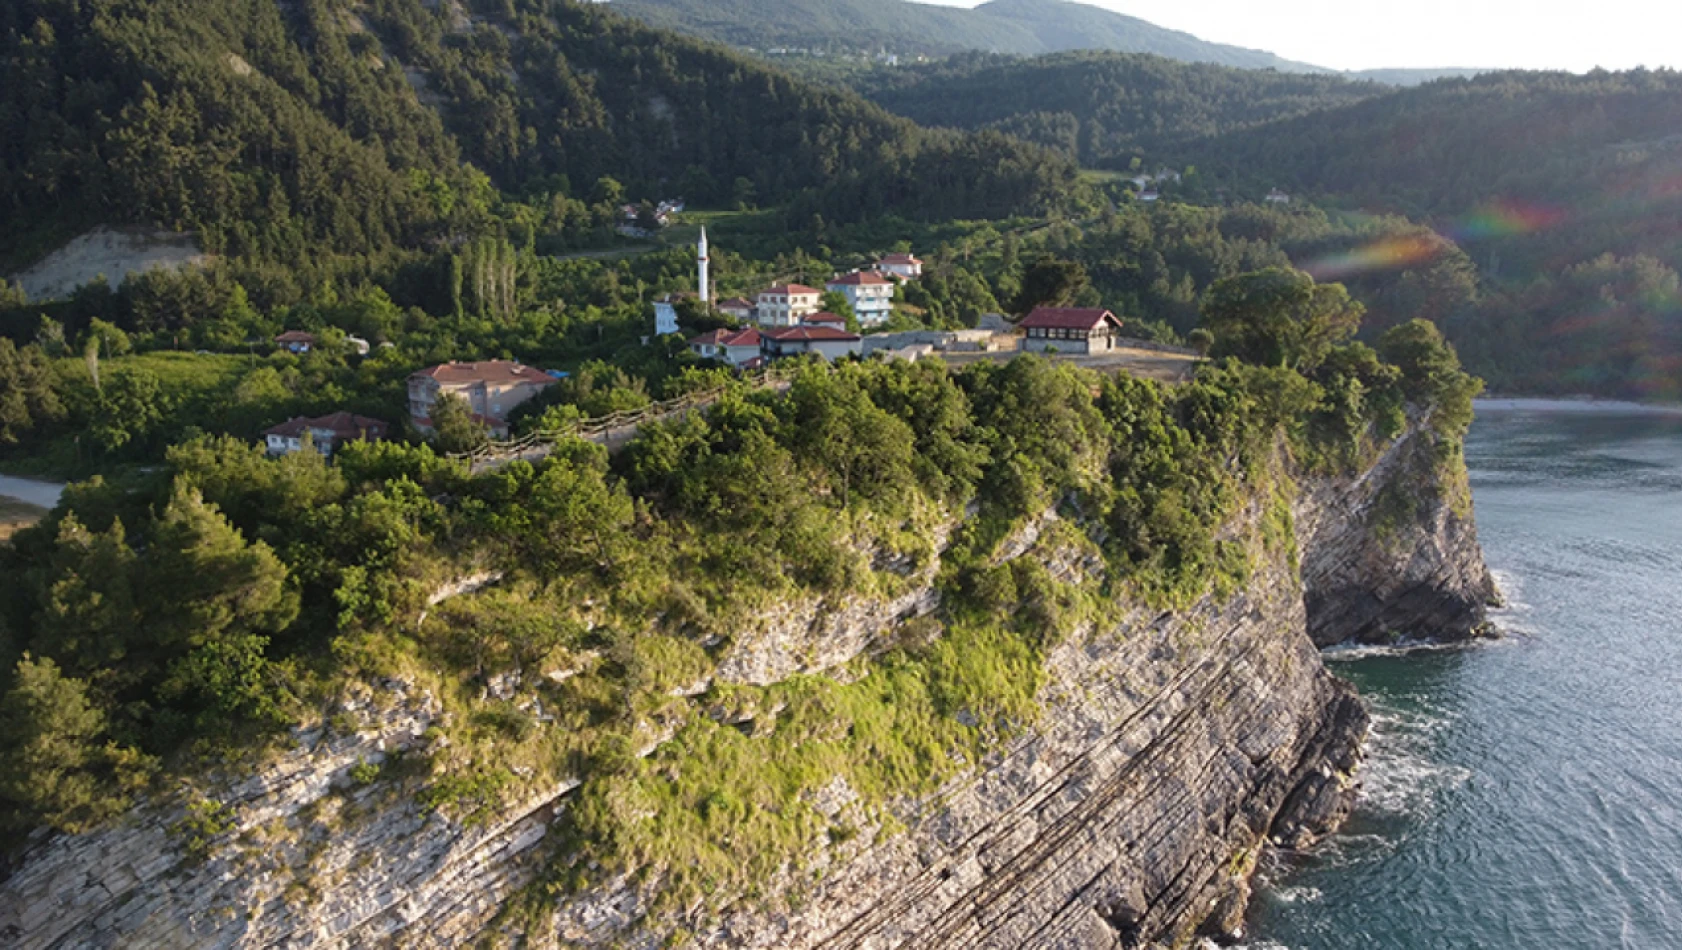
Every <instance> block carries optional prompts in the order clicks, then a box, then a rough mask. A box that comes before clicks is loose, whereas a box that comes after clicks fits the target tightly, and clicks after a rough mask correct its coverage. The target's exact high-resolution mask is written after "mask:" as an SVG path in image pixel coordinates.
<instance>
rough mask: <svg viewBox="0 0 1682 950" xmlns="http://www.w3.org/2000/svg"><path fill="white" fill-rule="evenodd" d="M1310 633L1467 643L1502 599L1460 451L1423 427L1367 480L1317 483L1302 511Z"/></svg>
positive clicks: (1322, 641) (1330, 640)
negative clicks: (1481, 540) (1480, 540)
mask: <svg viewBox="0 0 1682 950" xmlns="http://www.w3.org/2000/svg"><path fill="white" fill-rule="evenodd" d="M1295 515H1296V523H1297V534H1298V536H1299V538H1300V539H1301V543H1302V545H1303V550H1304V551H1305V552H1308V556H1307V557H1306V558H1305V559H1304V561H1303V565H1302V582H1303V593H1304V599H1305V600H1306V602H1307V608H1308V634H1309V636H1310V638H1312V639H1313V640H1314V642H1315V643H1316V644H1318V645H1320V646H1331V645H1333V644H1337V643H1343V642H1357V643H1394V642H1402V641H1450V640H1465V639H1469V638H1471V637H1474V636H1479V635H1483V634H1484V633H1485V632H1486V631H1487V629H1488V628H1487V625H1486V623H1485V616H1484V615H1485V612H1486V609H1487V608H1488V607H1489V606H1491V605H1492V604H1494V603H1495V602H1496V601H1497V599H1498V593H1497V591H1496V589H1495V581H1494V579H1493V578H1491V577H1490V574H1489V570H1488V568H1486V567H1485V566H1484V563H1483V551H1482V549H1481V548H1480V547H1479V546H1478V530H1477V524H1476V522H1475V521H1474V519H1473V517H1472V496H1471V487H1470V486H1469V485H1468V484H1467V483H1466V467H1465V463H1464V460H1463V459H1461V458H1460V456H1459V452H1458V448H1457V446H1455V445H1454V444H1452V443H1446V442H1443V441H1442V440H1439V439H1438V438H1437V436H1436V435H1435V434H1434V433H1433V432H1432V431H1431V429H1430V427H1429V426H1427V425H1424V424H1423V423H1422V422H1418V423H1416V424H1415V425H1414V426H1413V427H1412V428H1410V429H1409V431H1408V432H1407V433H1406V434H1405V435H1404V436H1403V437H1402V439H1401V440H1400V441H1398V442H1397V443H1396V444H1395V445H1394V446H1392V447H1391V449H1390V450H1389V451H1388V452H1386V453H1384V454H1383V455H1382V456H1381V457H1380V458H1379V459H1378V461H1377V462H1376V463H1375V464H1374V465H1372V466H1371V467H1370V468H1368V469H1367V470H1366V471H1365V472H1363V473H1362V474H1361V475H1360V476H1359V477H1356V478H1351V479H1311V480H1308V481H1307V482H1306V483H1305V484H1304V490H1303V492H1302V495H1301V497H1300V498H1299V500H1298V503H1297V504H1296V506H1295Z"/></svg>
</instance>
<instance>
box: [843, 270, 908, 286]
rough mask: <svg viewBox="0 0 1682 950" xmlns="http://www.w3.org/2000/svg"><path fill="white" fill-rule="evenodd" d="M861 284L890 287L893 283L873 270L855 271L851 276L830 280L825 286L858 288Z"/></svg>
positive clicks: (846, 275)
mask: <svg viewBox="0 0 1682 950" xmlns="http://www.w3.org/2000/svg"><path fill="white" fill-rule="evenodd" d="M861 284H865V285H868V284H889V285H892V284H893V281H891V280H889V279H888V278H886V277H883V276H882V275H881V274H878V273H876V272H875V271H873V270H856V271H853V272H852V273H851V274H845V275H842V276H840V277H837V278H835V279H833V280H831V281H830V282H829V284H828V285H827V286H830V287H856V286H859V285H861Z"/></svg>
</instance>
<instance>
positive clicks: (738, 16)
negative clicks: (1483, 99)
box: [609, 0, 1330, 72]
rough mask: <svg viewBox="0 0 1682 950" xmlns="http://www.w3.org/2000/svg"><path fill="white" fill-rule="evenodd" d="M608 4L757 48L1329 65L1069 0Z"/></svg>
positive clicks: (653, 0)
mask: <svg viewBox="0 0 1682 950" xmlns="http://www.w3.org/2000/svg"><path fill="white" fill-rule="evenodd" d="M609 5H610V6H611V7H612V8H613V9H615V10H618V11H620V12H621V13H626V14H629V15H631V16H634V17H637V18H638V19H641V20H644V21H646V22H648V23H650V24H653V25H655V26H660V27H664V28H667V29H672V30H677V31H680V32H684V33H690V34H693V35H697V36H701V37H703V38H706V39H710V40H714V41H716V42H720V43H725V44H728V45H732V46H742V47H750V48H754V49H760V50H765V49H774V48H798V49H813V50H832V51H853V52H862V51H878V50H880V51H885V52H889V53H897V54H901V55H931V56H946V55H951V54H953V53H960V52H966V51H971V50H981V51H984V52H996V53H1014V54H1017V55H1023V56H1032V55H1038V54H1041V53H1055V52H1062V51H1065V50H1075V49H1105V50H1116V51H1120V52H1129V53H1155V54H1157V55H1159V56H1166V57H1168V58H1170V59H1178V60H1184V61H1187V62H1198V63H1216V64H1219V65H1223V66H1237V67H1242V68H1245V69H1277V70H1280V71H1282V72H1330V70H1326V69H1322V68H1320V67H1318V66H1314V65H1311V64H1309V63H1299V62H1294V61H1292V60H1288V59H1285V58H1283V57H1280V56H1276V55H1274V54H1273V53H1269V52H1266V51H1263V50H1254V49H1245V48H1243V47H1240V46H1229V45H1225V44H1221V43H1210V42H1208V41H1205V40H1201V39H1199V38H1197V37H1195V36H1193V35H1191V34H1190V33H1183V32H1180V31H1178V30H1170V29H1166V28H1163V27H1160V26H1157V25H1155V24H1153V23H1149V22H1147V21H1145V20H1141V19H1139V18H1137V17H1131V16H1127V15H1125V14H1121V13H1114V12H1112V11H1109V10H1105V9H1102V8H1100V7H1094V6H1090V5H1087V4H1083V3H1072V2H1069V0H990V2H988V3H984V4H982V5H981V6H978V7H975V8H974V9H968V10H966V9H963V8H960V7H942V6H934V5H932V4H924V3H910V2H906V0H610V3H609Z"/></svg>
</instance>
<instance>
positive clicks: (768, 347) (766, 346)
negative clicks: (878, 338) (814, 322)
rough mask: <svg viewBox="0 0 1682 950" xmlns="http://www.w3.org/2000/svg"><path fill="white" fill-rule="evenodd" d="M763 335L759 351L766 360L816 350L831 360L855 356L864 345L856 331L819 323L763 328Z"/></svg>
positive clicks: (815, 351) (814, 351)
mask: <svg viewBox="0 0 1682 950" xmlns="http://www.w3.org/2000/svg"><path fill="white" fill-rule="evenodd" d="M763 337H764V339H763V341H762V342H761V343H760V352H761V353H763V354H764V356H765V358H766V359H768V360H774V359H779V358H781V357H784V356H804V355H805V354H807V353H816V354H818V355H819V356H821V357H823V358H824V359H826V360H830V361H832V362H833V361H835V360H838V359H842V358H844V357H847V356H856V355H858V353H859V351H860V350H862V349H863V347H864V341H863V339H862V338H861V337H859V335H858V334H856V333H848V332H847V331H846V330H842V329H838V328H836V327H831V326H824V325H822V324H819V325H818V326H806V327H787V328H784V329H778V330H766V331H765V333H764V334H763Z"/></svg>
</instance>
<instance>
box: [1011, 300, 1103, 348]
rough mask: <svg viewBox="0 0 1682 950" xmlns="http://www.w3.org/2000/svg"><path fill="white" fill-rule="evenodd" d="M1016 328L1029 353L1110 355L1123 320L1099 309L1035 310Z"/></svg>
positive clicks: (1045, 308)
mask: <svg viewBox="0 0 1682 950" xmlns="http://www.w3.org/2000/svg"><path fill="white" fill-rule="evenodd" d="M1017 327H1018V328H1019V329H1021V330H1022V333H1023V336H1022V349H1023V350H1025V351H1027V352H1031V353H1047V352H1053V351H1055V352H1058V353H1107V352H1109V351H1110V350H1111V349H1113V348H1114V347H1115V337H1116V335H1117V333H1118V332H1119V331H1120V330H1121V320H1120V318H1118V317H1117V316H1116V315H1115V314H1113V313H1111V312H1109V311H1108V310H1102V309H1096V308H1093V309H1075V308H1061V307H1036V308H1035V309H1034V312H1033V313H1030V314H1028V315H1027V316H1026V317H1023V318H1022V322H1021V323H1019V324H1017Z"/></svg>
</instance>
